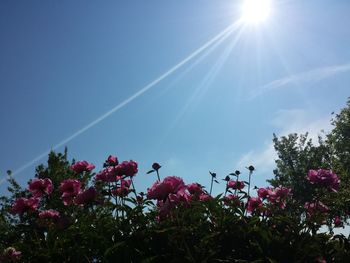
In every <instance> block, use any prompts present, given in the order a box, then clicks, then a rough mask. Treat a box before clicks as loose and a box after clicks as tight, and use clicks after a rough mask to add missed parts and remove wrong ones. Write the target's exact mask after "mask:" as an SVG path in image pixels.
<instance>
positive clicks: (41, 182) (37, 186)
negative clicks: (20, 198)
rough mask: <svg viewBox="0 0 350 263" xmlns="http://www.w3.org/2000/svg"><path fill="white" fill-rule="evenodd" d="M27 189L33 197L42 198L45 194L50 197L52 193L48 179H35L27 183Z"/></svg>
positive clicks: (51, 186)
mask: <svg viewBox="0 0 350 263" xmlns="http://www.w3.org/2000/svg"><path fill="white" fill-rule="evenodd" d="M28 189H29V192H31V193H32V195H33V196H34V197H42V196H43V195H45V194H47V195H50V194H51V193H52V191H53V185H52V182H51V180H50V179H49V178H45V179H37V178H36V179H33V180H32V181H31V182H30V183H29V187H28Z"/></svg>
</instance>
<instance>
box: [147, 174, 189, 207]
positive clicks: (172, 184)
mask: <svg viewBox="0 0 350 263" xmlns="http://www.w3.org/2000/svg"><path fill="white" fill-rule="evenodd" d="M183 188H185V183H184V181H183V180H182V179H181V178H180V177H177V176H168V177H165V178H164V180H163V181H161V182H160V181H157V182H155V183H154V184H153V186H152V187H151V188H150V189H148V191H147V198H148V199H156V200H158V201H165V200H166V199H167V197H168V196H169V194H176V193H177V192H179V191H180V190H182V189H183Z"/></svg>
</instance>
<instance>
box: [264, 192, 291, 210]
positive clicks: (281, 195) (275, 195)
mask: <svg viewBox="0 0 350 263" xmlns="http://www.w3.org/2000/svg"><path fill="white" fill-rule="evenodd" d="M257 192H258V196H259V197H260V198H261V199H263V200H265V199H266V200H267V201H268V202H270V203H271V204H276V205H278V206H279V207H280V208H282V209H284V208H285V206H286V199H287V197H288V196H290V195H291V189H290V188H287V187H276V188H271V187H266V188H259V189H258V191H257Z"/></svg>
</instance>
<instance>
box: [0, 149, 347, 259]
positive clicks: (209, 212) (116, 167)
mask: <svg viewBox="0 0 350 263" xmlns="http://www.w3.org/2000/svg"><path fill="white" fill-rule="evenodd" d="M251 167H252V166H251ZM94 168H95V166H94V165H92V164H90V163H89V162H87V161H80V162H76V163H74V162H73V164H71V163H69V162H68V161H67V155H66V153H65V154H56V153H53V152H52V153H50V155H49V160H48V166H47V167H44V166H43V165H41V166H39V167H38V168H37V170H36V178H34V179H32V180H31V181H30V182H29V185H28V188H26V189H21V187H20V186H19V185H18V184H17V183H16V182H15V180H14V179H13V178H10V179H9V182H10V187H9V191H10V193H11V195H10V196H3V197H2V198H1V204H2V206H1V207H2V208H1V214H0V215H1V217H0V220H1V221H0V223H1V224H0V227H1V229H0V230H1V233H2V238H1V240H0V262H15V261H18V262H80V261H81V262H115V261H118V262H253V261H255V262H345V261H346V259H347V258H349V256H350V242H349V239H348V238H346V237H345V236H343V235H333V234H332V231H333V228H335V227H342V226H343V225H344V224H346V218H345V217H344V216H342V215H339V214H338V213H337V212H338V211H337V210H336V209H335V207H334V206H333V204H332V202H331V199H327V198H326V197H325V195H321V194H319V193H322V191H324V192H327V193H328V194H332V195H337V193H336V192H335V191H336V190H337V189H338V188H339V186H340V180H339V178H338V176H337V175H336V174H335V173H334V172H333V171H330V170H326V169H320V170H310V171H309V173H308V174H307V175H304V176H305V177H307V178H308V182H309V186H308V187H310V188H313V187H317V191H315V192H314V193H315V195H313V196H310V197H309V198H308V200H307V201H306V202H299V201H298V200H296V199H295V198H294V196H293V192H294V189H291V188H290V187H285V186H277V187H271V186H268V187H264V188H258V189H257V191H256V192H254V193H251V192H250V191H249V190H250V189H251V186H250V184H251V180H250V179H249V182H245V181H240V180H238V179H239V178H238V177H239V176H243V175H241V173H240V172H239V171H236V172H235V173H231V174H230V175H228V176H226V177H225V179H224V181H226V182H225V186H224V187H225V193H223V194H219V195H217V196H214V195H212V194H210V192H208V191H207V190H206V188H205V187H204V186H203V185H201V184H199V183H197V182H192V183H189V184H186V183H185V181H184V180H183V179H182V178H181V177H178V176H166V177H164V179H163V180H160V175H159V172H160V169H161V166H160V165H159V164H158V163H154V164H153V165H152V169H153V170H151V171H155V172H156V174H157V180H156V181H155V182H154V184H153V185H152V186H151V187H150V188H148V189H147V191H146V193H144V192H138V191H137V190H136V189H135V186H134V180H137V179H138V177H139V178H140V181H142V180H143V178H142V177H145V176H153V175H151V173H148V174H145V175H142V174H141V175H138V176H136V175H137V174H138V164H137V163H136V162H135V161H123V162H121V163H119V161H118V158H117V157H116V156H113V155H110V156H108V158H107V160H106V161H105V162H104V163H103V166H102V170H101V171H99V172H97V173H96V174H95V173H93V172H92V171H93V169H94ZM253 173H254V174H253ZM255 173H256V171H255V170H252V169H249V174H248V175H249V178H250V177H252V180H254V176H255ZM213 174H215V176H213ZM210 175H211V177H210V178H208V179H210V180H211V187H210V188H211V190H212V188H213V184H212V182H213V181H214V180H215V182H217V183H219V182H218V181H217V179H213V178H218V176H219V175H217V174H216V173H210ZM231 176H235V178H231ZM232 191H234V193H233V192H232ZM295 206H298V207H299V210H298V211H300V213H299V214H296V212H295V211H294V210H293V209H292V208H294V207H295ZM322 225H327V226H328V227H329V232H328V233H320V232H319V229H320V228H321V226H322ZM344 260H345V261H344Z"/></svg>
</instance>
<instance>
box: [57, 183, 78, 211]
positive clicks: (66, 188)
mask: <svg viewBox="0 0 350 263" xmlns="http://www.w3.org/2000/svg"><path fill="white" fill-rule="evenodd" d="M80 187H81V186H80V182H79V181H78V180H74V179H67V180H64V181H63V182H61V185H60V188H59V190H60V192H61V193H62V196H61V198H62V200H63V204H64V205H69V204H72V203H73V199H74V198H75V197H76V196H77V195H78V193H79V192H80Z"/></svg>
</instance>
